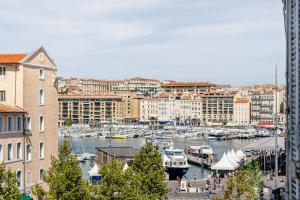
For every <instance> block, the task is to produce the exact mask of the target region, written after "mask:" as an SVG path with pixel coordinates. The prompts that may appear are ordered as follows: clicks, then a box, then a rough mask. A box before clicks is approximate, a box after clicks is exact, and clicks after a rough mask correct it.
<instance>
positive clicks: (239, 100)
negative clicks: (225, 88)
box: [234, 99, 250, 103]
mask: <svg viewBox="0 0 300 200" xmlns="http://www.w3.org/2000/svg"><path fill="white" fill-rule="evenodd" d="M249 102H250V100H248V99H237V100H235V101H234V103H249Z"/></svg>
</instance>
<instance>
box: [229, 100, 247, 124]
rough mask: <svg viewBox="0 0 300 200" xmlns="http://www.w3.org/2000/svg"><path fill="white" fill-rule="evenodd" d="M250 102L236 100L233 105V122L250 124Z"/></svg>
mask: <svg viewBox="0 0 300 200" xmlns="http://www.w3.org/2000/svg"><path fill="white" fill-rule="evenodd" d="M250 110H251V109H250V100H248V99H236V100H235V101H234V103H233V122H234V123H236V124H244V125H249V124H250Z"/></svg>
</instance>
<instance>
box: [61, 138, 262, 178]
mask: <svg viewBox="0 0 300 200" xmlns="http://www.w3.org/2000/svg"><path fill="white" fill-rule="evenodd" d="M64 139H66V140H68V141H69V142H70V144H71V147H72V149H73V152H74V153H83V152H84V151H85V152H87V153H92V154H95V148H96V147H108V146H109V139H103V138H97V137H82V138H79V137H68V138H64V137H59V144H61V143H62V141H63V140H64ZM258 140H260V138H252V139H234V140H221V141H220V140H208V139H205V138H203V137H199V138H186V139H173V143H174V146H175V147H176V148H182V149H185V148H187V147H188V146H197V145H201V144H204V143H206V144H208V145H210V146H211V147H212V148H213V151H214V154H215V158H216V159H217V160H219V159H220V158H221V157H222V155H223V153H224V152H225V151H228V150H231V149H235V150H238V149H241V148H243V147H245V146H246V145H248V144H250V143H255V142H257V141H258ZM144 142H145V138H128V139H113V140H112V146H113V147H125V146H126V147H128V146H131V147H136V148H140V147H141V145H143V144H144ZM80 167H81V169H82V172H83V178H85V179H88V171H89V170H90V169H91V166H90V162H89V161H86V162H82V163H80ZM209 174H210V170H209V169H207V168H204V167H199V166H195V165H191V168H190V169H189V171H188V172H187V174H186V178H187V179H193V178H194V176H196V178H197V179H202V178H205V177H207V176H208V175H209Z"/></svg>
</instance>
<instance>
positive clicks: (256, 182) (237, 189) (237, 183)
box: [216, 163, 263, 200]
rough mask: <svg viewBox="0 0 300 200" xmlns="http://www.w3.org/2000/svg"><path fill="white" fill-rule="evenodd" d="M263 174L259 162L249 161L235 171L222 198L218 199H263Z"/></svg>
mask: <svg viewBox="0 0 300 200" xmlns="http://www.w3.org/2000/svg"><path fill="white" fill-rule="evenodd" d="M262 178H263V174H262V172H261V170H260V168H259V165H258V164H252V163H249V164H248V165H246V166H245V167H243V168H241V169H240V170H238V171H236V172H234V175H233V177H231V178H229V180H228V181H227V183H226V189H225V191H224V196H223V197H222V198H216V199H218V200H239V199H240V200H244V199H249V200H250V199H251V200H252V199H261V198H262V194H261V192H262V185H261V181H262Z"/></svg>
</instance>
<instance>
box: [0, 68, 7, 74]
mask: <svg viewBox="0 0 300 200" xmlns="http://www.w3.org/2000/svg"><path fill="white" fill-rule="evenodd" d="M5 74H6V68H5V67H0V76H5Z"/></svg>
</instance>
